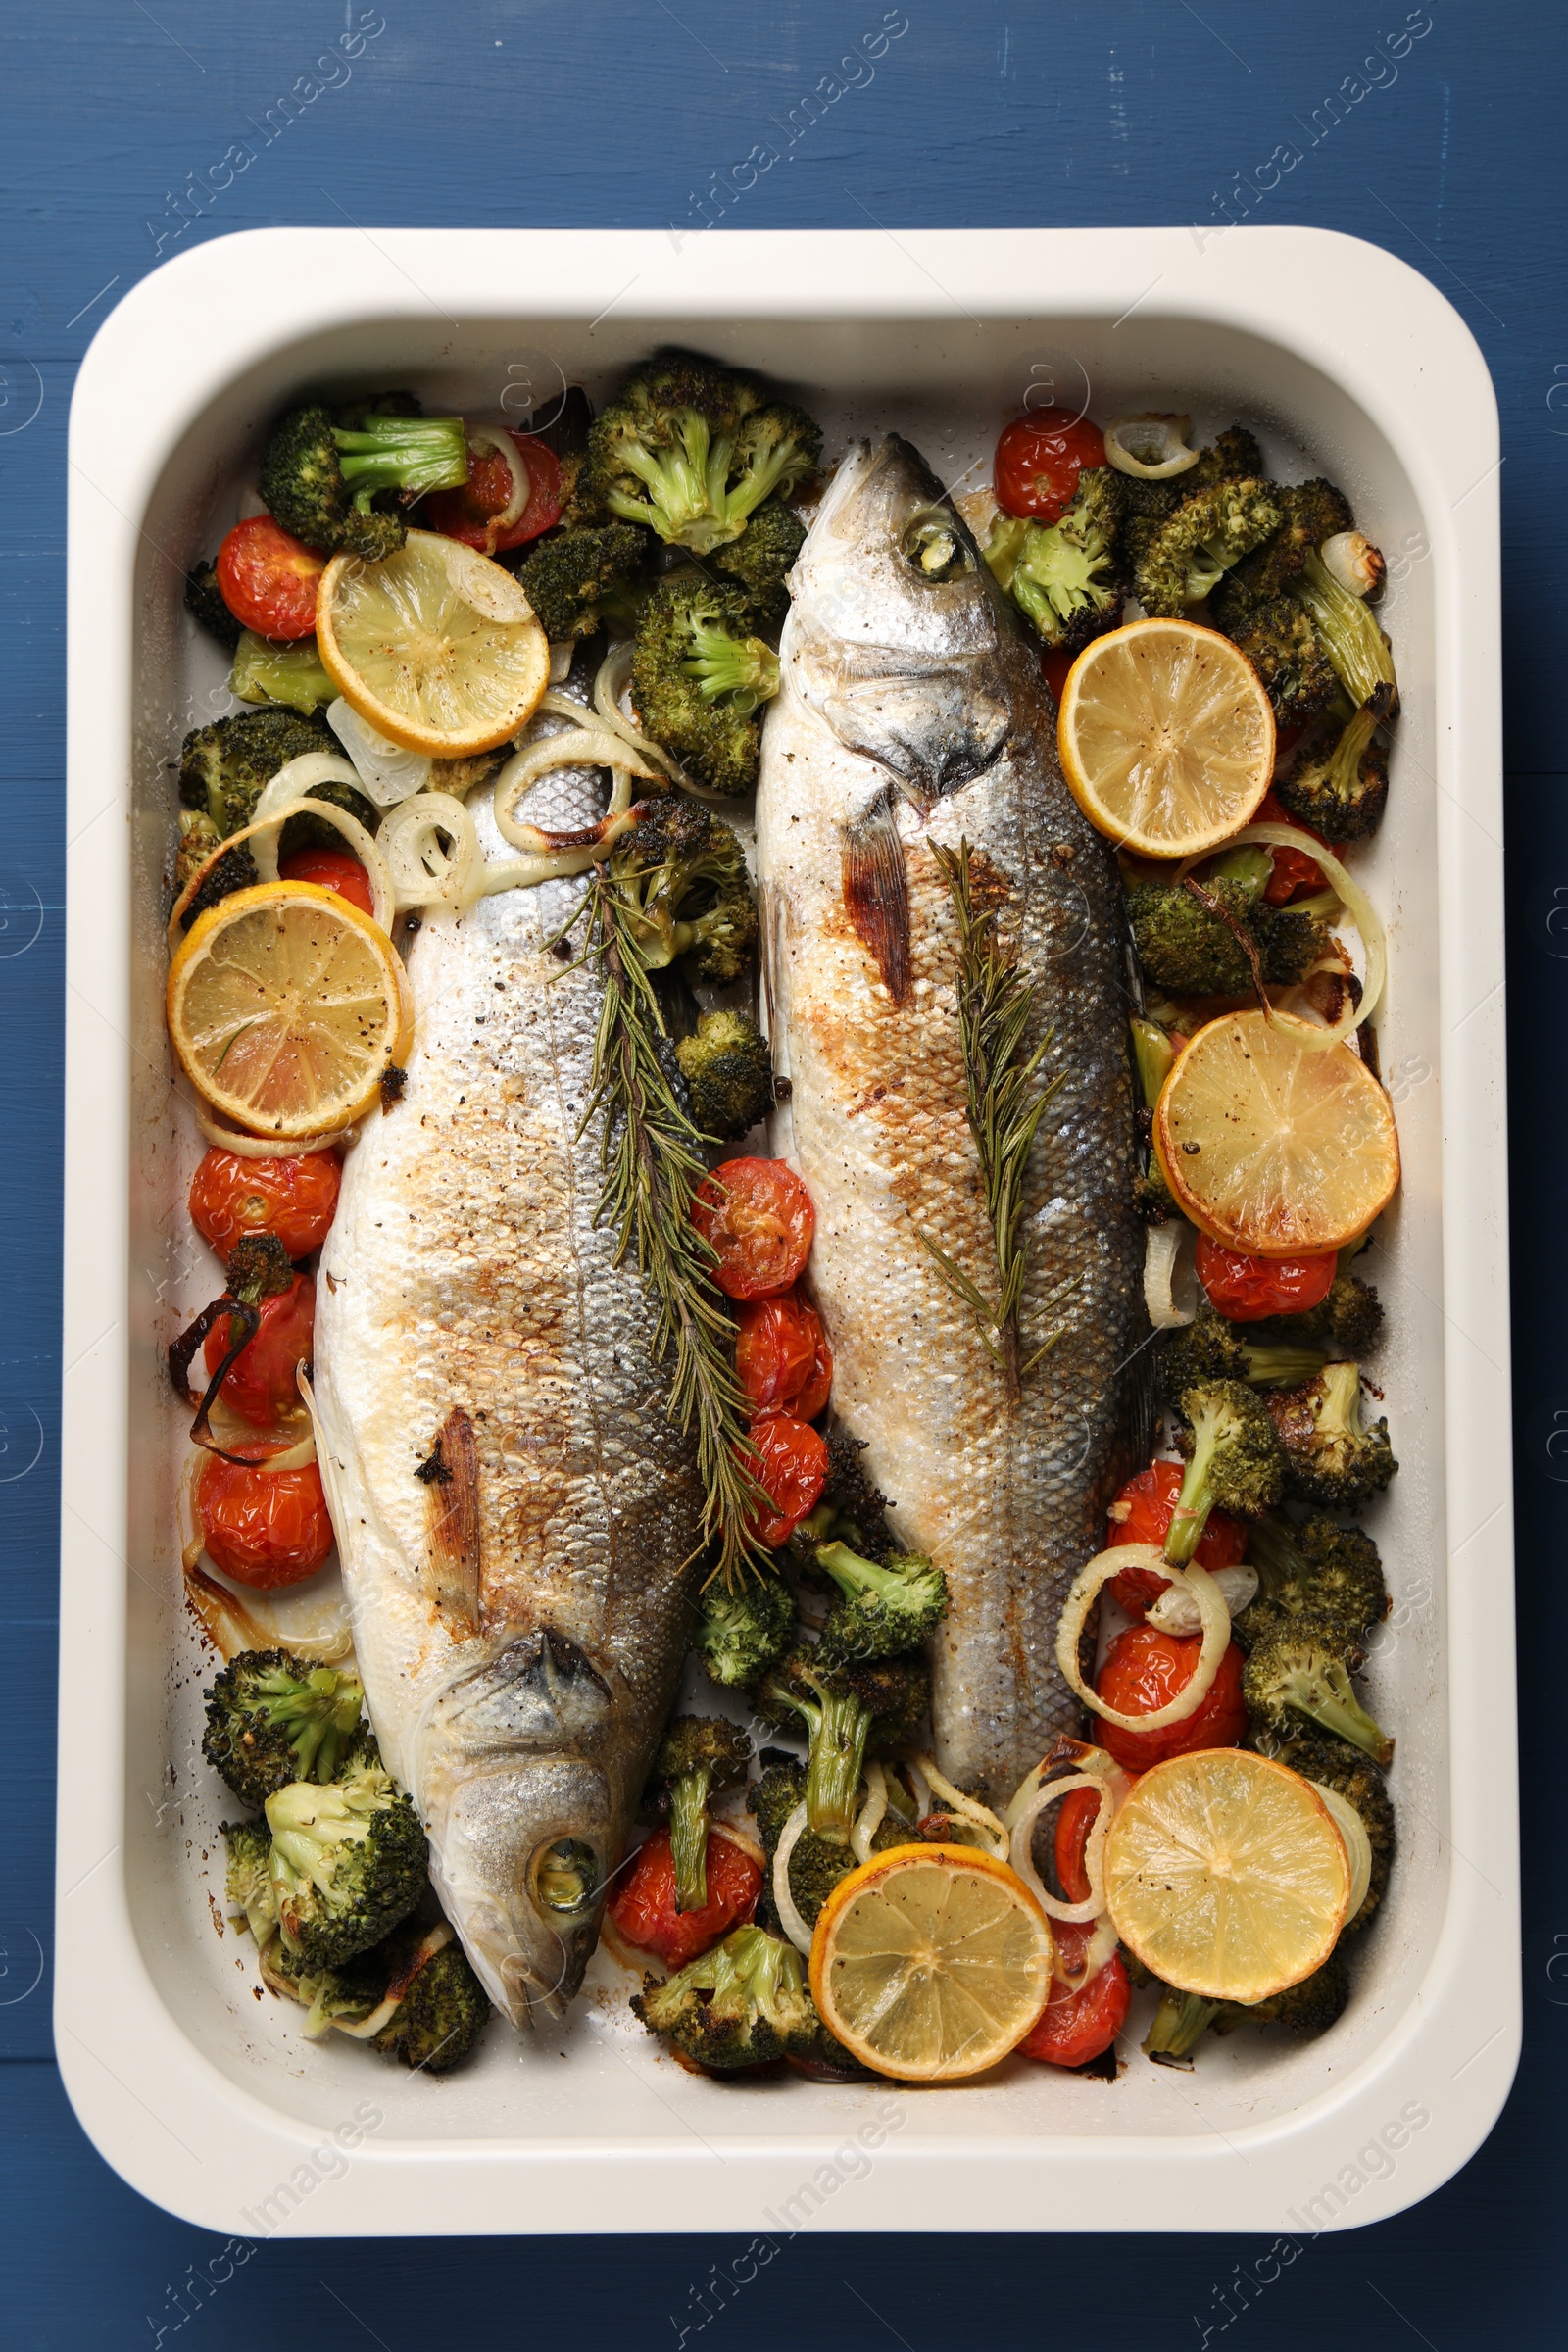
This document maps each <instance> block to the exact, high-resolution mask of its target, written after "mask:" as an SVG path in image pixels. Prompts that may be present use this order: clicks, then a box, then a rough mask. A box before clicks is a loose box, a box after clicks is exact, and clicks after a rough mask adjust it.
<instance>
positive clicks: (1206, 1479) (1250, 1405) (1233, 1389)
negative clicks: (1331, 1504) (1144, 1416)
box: [1165, 1380, 1285, 1567]
mask: <svg viewBox="0 0 1568 2352" xmlns="http://www.w3.org/2000/svg"><path fill="white" fill-rule="evenodd" d="M1176 1409H1177V1411H1178V1412H1179V1413H1180V1415H1181V1417H1182V1422H1183V1424H1184V1426H1183V1427H1182V1428H1180V1429H1179V1430H1178V1431H1177V1436H1176V1442H1177V1445H1178V1446H1179V1447H1180V1449H1181V1451H1182V1453H1183V1454H1184V1455H1185V1456H1186V1459H1187V1471H1186V1475H1185V1477H1184V1478H1183V1480H1182V1491H1181V1494H1180V1495H1178V1497H1177V1501H1176V1510H1175V1515H1174V1516H1173V1518H1172V1520H1171V1523H1170V1533H1169V1535H1168V1536H1167V1537H1166V1539H1165V1557H1166V1558H1167V1559H1168V1560H1171V1561H1173V1562H1174V1563H1176V1564H1177V1565H1178V1566H1182V1567H1185V1566H1186V1564H1187V1562H1188V1561H1189V1560H1190V1559H1191V1558H1192V1556H1193V1554H1194V1552H1195V1551H1196V1550H1197V1549H1198V1544H1199V1539H1200V1537H1201V1535H1202V1532H1203V1529H1204V1526H1205V1525H1206V1523H1207V1520H1208V1514H1209V1512H1210V1511H1211V1510H1213V1509H1214V1508H1215V1506H1216V1505H1217V1506H1218V1508H1219V1509H1220V1510H1222V1511H1230V1512H1233V1513H1234V1514H1235V1515H1236V1517H1238V1518H1241V1519H1260V1518H1261V1517H1262V1515H1263V1513H1264V1512H1265V1511H1266V1510H1270V1509H1272V1507H1273V1505H1274V1504H1275V1503H1277V1502H1278V1501H1279V1498H1280V1494H1281V1490H1282V1488H1283V1486H1284V1483H1285V1458H1284V1453H1283V1451H1282V1448H1281V1446H1280V1442H1279V1439H1278V1438H1277V1437H1276V1436H1275V1434H1274V1425H1273V1423H1272V1421H1271V1420H1270V1419H1269V1416H1268V1414H1267V1412H1266V1411H1265V1410H1264V1408H1263V1406H1262V1404H1261V1403H1260V1402H1259V1400H1258V1398H1257V1397H1254V1396H1253V1394H1252V1392H1251V1390H1250V1388H1248V1387H1247V1386H1246V1385H1245V1384H1244V1383H1243V1382H1241V1381H1239V1380H1201V1381H1198V1382H1196V1383H1195V1384H1194V1386H1193V1387H1192V1388H1190V1389H1188V1390H1186V1391H1185V1392H1184V1393H1183V1395H1182V1396H1181V1397H1179V1398H1178V1399H1177V1405H1176Z"/></svg>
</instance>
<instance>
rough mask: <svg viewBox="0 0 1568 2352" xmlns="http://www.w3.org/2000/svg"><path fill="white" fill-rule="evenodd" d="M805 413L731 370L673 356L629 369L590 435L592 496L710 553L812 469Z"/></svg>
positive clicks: (813, 451) (587, 481) (812, 437)
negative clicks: (623, 381) (764, 505)
mask: <svg viewBox="0 0 1568 2352" xmlns="http://www.w3.org/2000/svg"><path fill="white" fill-rule="evenodd" d="M821 446H822V436H821V434H820V432H819V431H818V430H817V427H816V426H815V425H814V424H813V423H812V421H811V419H810V417H808V416H807V415H806V414H805V412H804V411H803V410H801V409H797V408H792V407H790V406H789V405H788V404H787V403H785V402H783V401H775V400H770V399H769V398H768V396H767V394H766V393H765V392H764V391H763V390H762V389H761V387H760V385H759V384H757V383H755V382H754V381H753V379H752V378H751V377H750V376H746V375H741V374H738V373H737V372H736V371H735V370H734V369H733V368H720V367H717V366H715V365H714V363H713V362H712V361H711V360H705V359H700V358H698V357H696V356H695V355H693V354H691V353H687V352H667V353H664V354H663V355H662V356H661V357H660V358H658V359H654V360H650V361H648V362H647V363H646V364H645V365H644V366H643V367H641V368H636V369H634V370H633V372H632V374H631V375H630V376H629V377H628V378H627V380H626V382H625V383H624V384H623V385H622V387H621V389H620V391H619V392H618V393H617V394H616V396H615V398H614V399H613V400H612V401H610V402H609V403H608V404H607V406H606V407H605V408H604V409H603V410H602V411H601V413H600V415H599V416H598V417H596V419H595V420H594V423H593V425H592V426H591V428H590V430H589V434H588V462H587V466H586V467H585V469H584V474H583V489H584V492H585V493H586V495H588V496H589V497H591V498H593V499H594V500H595V501H596V502H597V504H598V505H599V506H600V507H602V508H605V509H607V510H608V511H609V512H610V513H611V514H612V515H619V517H620V518H621V520H622V521H623V522H637V523H645V524H646V525H647V526H648V528H649V529H651V530H653V531H656V532H657V533H658V535H659V537H660V538H661V539H664V540H668V541H670V542H672V543H673V544H674V545H676V546H678V547H688V548H690V549H691V550H692V552H693V553H694V554H695V555H699V556H706V555H711V553H712V552H713V550H714V549H715V548H719V547H723V546H725V545H727V544H728V543H729V542H730V541H732V540H736V539H738V538H739V537H740V535H741V533H742V532H743V531H744V530H745V528H746V525H747V523H748V521H749V520H750V518H751V517H752V515H755V514H756V513H757V511H758V509H759V508H760V507H761V506H762V505H763V504H764V503H765V502H766V501H767V500H768V499H771V498H788V497H789V495H790V493H791V491H792V490H794V489H795V488H796V487H797V485H798V484H799V483H801V482H803V481H804V480H805V479H806V476H807V475H808V474H809V472H810V471H811V470H812V468H813V467H814V466H815V464H816V460H817V455H818V453H819V451H820V449H821Z"/></svg>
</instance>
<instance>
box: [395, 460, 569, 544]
mask: <svg viewBox="0 0 1568 2352" xmlns="http://www.w3.org/2000/svg"><path fill="white" fill-rule="evenodd" d="M511 438H512V440H513V441H514V442H515V445H516V449H517V454H518V456H519V457H520V458H521V460H522V462H523V464H524V466H527V468H528V498H527V503H526V505H525V506H524V508H523V510H522V513H521V514H520V515H518V517H517V519H516V521H515V522H514V523H509V524H508V526H507V528H506V529H505V530H500V529H498V528H497V526H496V522H495V517H496V516H497V515H501V514H504V513H505V511H506V507H507V503H508V501H509V500H510V498H511V496H512V475H511V473H510V471H509V470H508V467H507V462H506V460H505V458H503V457H502V455H501V453H500V451H499V450H494V449H473V448H471V447H470V449H469V451H468V478H467V480H466V482H465V483H464V485H463V488H462V489H461V490H432V491H431V492H430V494H429V496H428V497H427V498H426V499H425V501H424V504H423V505H422V506H421V507H420V509H419V518H420V520H421V522H422V523H423V524H424V527H425V529H426V530H427V531H440V532H442V533H443V534H444V535H445V536H446V537H447V538H448V539H461V540H462V541H463V544H464V546H465V547H478V548H482V549H483V550H484V552H485V554H486V555H487V556H494V555H500V554H504V553H505V551H506V550H507V549H508V548H509V547H522V546H524V545H525V544H526V542H527V541H528V540H530V539H537V538H538V536H539V534H540V532H541V531H548V530H549V529H550V528H551V526H552V524H554V523H556V522H559V521H560V519H561V465H560V461H559V460H558V459H557V456H556V453H555V451H554V450H553V449H551V448H550V447H549V446H548V444H547V443H545V442H543V441H536V440H535V439H534V438H533V436H532V434H531V433H514V434H512V436H511Z"/></svg>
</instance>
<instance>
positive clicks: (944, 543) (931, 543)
mask: <svg viewBox="0 0 1568 2352" xmlns="http://www.w3.org/2000/svg"><path fill="white" fill-rule="evenodd" d="M900 552H901V554H902V555H903V557H904V560H905V562H906V563H907V564H908V565H909V568H910V569H911V570H912V571H914V572H915V573H917V574H918V576H919V577H920V578H921V579H922V580H956V579H961V578H962V577H963V575H964V573H965V572H968V571H972V570H973V569H974V558H973V557H972V556H971V554H970V553H969V550H968V549H967V548H966V547H965V545H964V543H963V541H962V539H961V538H960V537H959V535H958V532H957V528H956V525H955V523H954V521H953V518H952V516H951V515H943V514H929V515H916V516H915V518H914V520H913V522H911V523H910V524H909V525H908V527H907V530H906V531H905V534H904V537H903V539H902V540H901V542H900Z"/></svg>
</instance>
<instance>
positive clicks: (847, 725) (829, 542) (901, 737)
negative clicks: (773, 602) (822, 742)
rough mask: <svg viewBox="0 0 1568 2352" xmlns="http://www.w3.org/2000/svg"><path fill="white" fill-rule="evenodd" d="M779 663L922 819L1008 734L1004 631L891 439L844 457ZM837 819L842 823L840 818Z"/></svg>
mask: <svg viewBox="0 0 1568 2352" xmlns="http://www.w3.org/2000/svg"><path fill="white" fill-rule="evenodd" d="M790 587H791V595H792V600H793V601H792V604H791V609H790V617H789V620H788V622H787V624H786V631H785V639H784V653H785V657H786V661H787V662H788V664H789V668H790V674H791V677H792V679H793V681H794V683H795V686H796V689H797V691H798V692H799V693H800V694H801V696H802V697H803V699H804V700H805V701H806V702H807V703H808V704H809V706H810V708H811V709H812V710H814V711H816V712H817V714H818V715H819V716H820V717H821V718H822V719H824V720H825V722H826V723H827V725H828V726H829V727H830V728H831V729H832V731H833V733H834V734H835V735H836V736H837V737H838V738H839V740H840V742H841V743H843V744H844V745H845V747H846V748H847V749H848V750H850V751H852V752H855V753H858V754H859V755H861V756H862V757H864V758H866V759H869V760H876V761H877V762H878V764H879V765H880V766H881V767H882V768H884V769H885V770H886V771H887V773H888V775H889V776H891V777H892V779H893V781H894V783H895V784H896V786H897V788H898V790H899V791H900V792H901V793H902V794H903V795H904V796H905V798H906V799H907V800H908V801H909V802H910V803H911V805H912V806H913V807H915V808H916V809H918V810H919V811H920V813H921V814H922V815H925V814H927V813H929V811H930V809H931V808H932V807H933V805H934V804H935V803H936V802H937V801H939V800H942V799H944V798H946V797H947V795H949V794H950V793H954V792H957V791H959V790H960V789H961V788H962V786H963V785H965V784H967V783H969V782H971V781H972V780H973V778H974V777H976V776H979V775H983V774H984V773H985V771H986V769H987V768H989V767H990V766H991V765H992V764H993V763H994V761H995V760H997V759H999V758H1000V756H1001V754H1002V752H1003V750H1004V748H1005V745H1006V743H1007V740H1008V738H1009V736H1010V734H1011V732H1012V711H1011V707H1010V702H1009V697H1008V692H1007V683H1006V677H1005V664H1004V661H1003V655H1002V646H1003V642H1004V639H1005V637H1006V636H1007V635H1009V634H1010V633H1011V628H1012V623H1011V619H1010V616H1009V613H1008V611H1007V607H1006V603H1005V599H1004V598H1003V596H1002V593H1001V591H1000V590H999V588H998V587H997V585H996V583H995V581H994V580H993V578H992V576H991V572H990V569H989V567H988V565H987V564H986V563H985V560H984V558H983V557H982V556H981V554H980V551H979V549H978V548H977V546H976V545H975V541H974V537H973V534H972V533H971V532H970V530H969V528H968V525H967V524H966V523H965V522H964V520H963V518H962V516H961V515H959V514H958V513H957V511H956V508H955V507H954V505H953V502H952V500H951V499H950V498H949V497H948V496H947V494H946V493H945V491H944V490H943V488H942V485H941V483H940V482H939V481H938V480H937V478H936V476H935V474H934V473H933V472H932V471H931V469H930V467H929V466H927V464H926V462H925V460H924V459H923V458H922V457H921V455H920V453H919V451H918V450H917V449H915V448H913V447H912V446H911V445H910V443H909V442H907V441H906V440H904V439H902V438H901V436H900V435H898V434H897V433H893V434H890V435H889V436H888V438H887V440H885V441H884V442H882V443H881V445H880V446H879V447H877V448H875V449H873V448H872V447H871V445H870V444H869V442H861V443H860V444H858V447H856V448H854V449H852V450H851V452H850V453H849V455H848V456H847V457H846V458H845V459H844V461H843V463H842V464H841V465H840V466H839V468H838V471H837V473H836V474H835V475H834V477H833V480H832V481H831V483H830V484H829V485H828V488H827V491H826V493H825V495H824V497H823V500H822V504H821V506H820V508H819V510H818V512H817V515H816V519H815V521H814V522H813V524H812V526H811V529H810V531H809V535H808V537H807V540H806V544H805V546H804V547H803V548H802V550H801V553H800V556H799V558H798V559H797V562H796V565H795V569H794V572H793V573H792V575H791V582H790ZM847 813H849V812H848V811H847Z"/></svg>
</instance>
